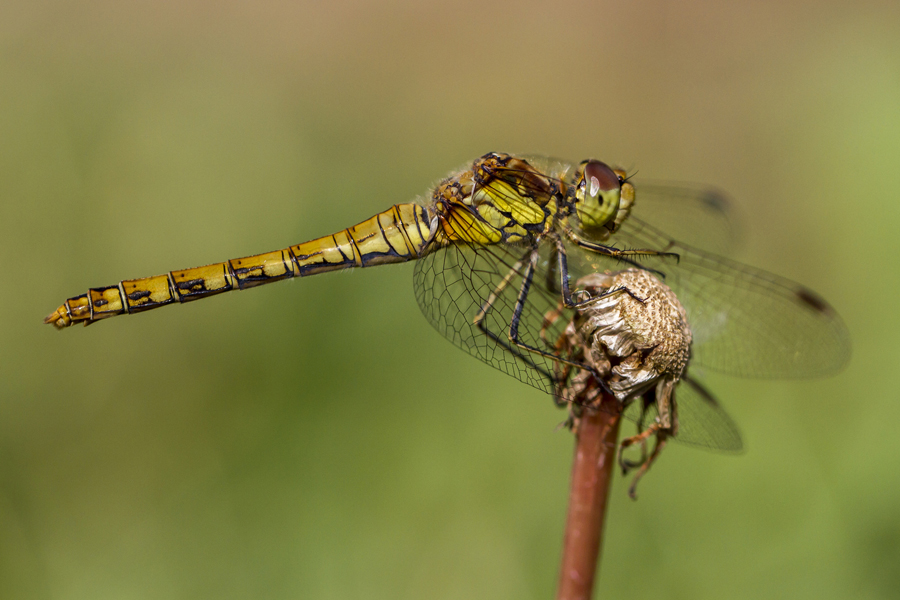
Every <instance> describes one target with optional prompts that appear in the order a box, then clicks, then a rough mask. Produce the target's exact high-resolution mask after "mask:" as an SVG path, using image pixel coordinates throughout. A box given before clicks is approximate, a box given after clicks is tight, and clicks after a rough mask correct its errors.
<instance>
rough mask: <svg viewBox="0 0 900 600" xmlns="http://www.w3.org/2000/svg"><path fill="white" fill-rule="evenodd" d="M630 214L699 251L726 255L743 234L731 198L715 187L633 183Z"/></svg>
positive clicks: (737, 243) (673, 183)
mask: <svg viewBox="0 0 900 600" xmlns="http://www.w3.org/2000/svg"><path fill="white" fill-rule="evenodd" d="M635 186H636V193H635V195H636V198H635V202H634V209H633V210H632V214H633V215H634V216H635V217H637V218H639V219H641V220H643V221H647V222H649V223H653V224H656V225H659V226H660V227H661V228H662V229H663V230H664V231H665V232H666V233H667V234H668V235H670V236H671V237H672V238H674V239H676V240H679V241H682V242H684V243H686V244H690V245H691V246H694V247H696V248H700V249H701V250H706V251H708V252H714V253H716V254H728V253H730V252H732V251H733V250H734V249H735V248H736V247H737V246H739V244H740V242H741V239H742V237H743V230H742V228H741V226H740V217H739V215H738V214H737V210H736V208H735V206H734V203H733V202H732V200H731V198H729V196H728V195H727V194H725V193H724V192H723V191H721V190H718V189H716V188H712V187H708V186H701V185H692V184H687V183H675V182H671V183H668V182H662V181H660V182H650V183H644V182H640V183H635Z"/></svg>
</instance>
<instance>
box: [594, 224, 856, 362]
mask: <svg viewBox="0 0 900 600" xmlns="http://www.w3.org/2000/svg"><path fill="white" fill-rule="evenodd" d="M614 239H615V241H616V244H617V245H619V246H622V247H635V248H652V249H657V250H665V251H667V252H675V253H677V254H678V255H679V257H680V258H679V260H678V261H677V263H676V262H673V261H670V260H664V259H659V258H650V259H646V260H644V259H642V260H641V265H642V266H644V267H648V268H652V269H656V270H658V271H659V272H660V273H661V274H663V275H664V276H665V278H664V283H665V284H666V285H667V286H669V287H670V288H672V290H673V291H674V292H675V295H676V296H677V297H678V299H679V300H680V301H681V303H682V304H683V305H684V307H685V309H686V310H687V313H688V322H689V323H690V326H691V331H692V332H693V336H694V344H693V358H692V360H691V364H694V365H700V366H704V367H707V368H710V369H713V370H716V371H720V372H723V373H728V374H731V375H737V376H743V377H779V378H802V377H812V376H818V375H825V374H829V373H834V372H836V371H838V370H840V369H841V368H842V367H843V366H844V365H845V364H846V363H847V361H848V360H849V357H850V337H849V334H848V332H847V328H846V327H845V325H844V323H843V321H842V320H841V318H840V317H839V316H838V314H837V313H836V312H835V311H834V309H833V308H832V307H831V306H829V305H828V304H827V303H826V302H825V301H824V300H823V299H822V298H820V297H819V296H818V295H817V294H815V292H812V291H811V290H809V289H807V288H805V287H803V286H801V285H800V284H798V283H795V282H793V281H790V280H788V279H785V278H783V277H779V276H777V275H773V274H771V273H767V272H766V271H763V270H761V269H756V268H753V267H750V266H747V265H743V264H741V263H738V262H735V261H731V260H728V259H725V258H721V257H718V256H714V255H712V254H707V253H705V252H703V251H701V250H697V249H695V248H692V247H691V246H688V245H687V244H684V243H681V242H677V241H675V240H673V239H671V238H670V237H668V236H667V235H666V234H664V233H662V232H661V231H659V230H658V229H656V228H655V227H652V226H651V225H649V224H647V223H645V222H643V221H641V220H640V219H638V218H634V217H632V218H631V219H628V220H627V221H626V222H625V223H623V225H622V227H621V229H620V230H619V231H618V232H617V233H616V234H615V235H614ZM593 264H594V265H595V266H596V267H602V264H599V263H598V261H596V260H593Z"/></svg>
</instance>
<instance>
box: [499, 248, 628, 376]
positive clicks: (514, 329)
mask: <svg viewBox="0 0 900 600" xmlns="http://www.w3.org/2000/svg"><path fill="white" fill-rule="evenodd" d="M529 254H530V255H529V256H528V257H527V259H526V258H523V259H522V260H520V261H519V263H517V264H519V265H520V266H521V264H523V263H524V262H525V261H526V260H527V262H528V267H527V268H526V270H525V275H524V277H523V278H522V287H521V288H519V295H518V297H517V298H516V306H515V308H514V309H513V314H512V318H511V319H510V322H509V332H508V337H509V341H510V343H512V344H514V345H515V346H516V347H517V348H520V349H522V350H525V351H527V352H531V353H533V354H537V355H539V356H544V357H547V358H549V359H551V360H553V361H556V362H557V363H563V364H567V365H571V366H573V367H578V368H579V369H583V370H585V371H589V372H590V373H591V374H592V375H594V377H595V378H596V380H597V381H598V382H599V383H600V386H601V387H602V388H603V390H604V391H606V392H607V393H612V392H611V391H610V390H609V388H608V387H607V385H606V383H605V382H604V381H603V376H602V375H601V374H600V373H599V372H598V371H597V370H596V369H595V368H594V367H592V366H591V365H588V364H585V363H582V362H577V361H574V360H571V359H568V358H563V357H562V356H561V355H560V354H558V353H557V354H553V353H551V352H547V351H545V350H541V349H540V348H535V347H534V346H531V345H529V344H526V343H524V342H522V341H521V340H519V323H520V321H521V319H522V312H523V311H524V310H525V301H526V300H527V299H528V293H529V291H530V290H531V285H532V283H533V281H534V272H535V269H536V267H537V263H538V260H539V258H540V255H539V254H538V251H537V248H534V249H532V250H531V251H530V252H529ZM560 275H561V276H564V277H565V278H566V280H568V273H567V272H563V273H561V274H560ZM566 284H568V281H566ZM552 381H553V382H554V384H555V385H556V384H558V383H559V381H558V380H557V379H556V378H553V379H552Z"/></svg>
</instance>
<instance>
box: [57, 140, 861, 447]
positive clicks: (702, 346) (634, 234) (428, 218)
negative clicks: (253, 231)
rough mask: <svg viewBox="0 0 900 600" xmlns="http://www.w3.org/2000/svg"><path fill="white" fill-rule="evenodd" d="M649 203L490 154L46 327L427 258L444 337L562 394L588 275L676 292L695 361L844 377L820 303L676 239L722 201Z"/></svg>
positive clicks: (709, 437) (595, 170) (119, 292)
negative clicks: (297, 240) (561, 313)
mask: <svg viewBox="0 0 900 600" xmlns="http://www.w3.org/2000/svg"><path fill="white" fill-rule="evenodd" d="M637 198H638V194H637V191H636V186H635V184H634V182H633V181H632V180H631V178H629V176H628V175H627V173H626V172H625V171H624V170H622V169H617V168H612V167H610V166H609V165H607V164H606V163H604V162H601V161H599V160H595V159H589V160H585V161H582V162H581V163H578V164H574V163H569V162H566V161H562V160H558V159H552V158H546V157H532V156H517V155H511V154H504V153H496V152H491V153H488V154H485V155H484V156H481V157H480V158H478V159H476V160H474V161H473V162H471V163H470V164H468V165H466V166H465V167H464V168H462V169H460V170H458V171H456V172H453V173H451V174H450V175H449V176H448V177H446V178H445V179H443V180H442V181H440V183H439V184H438V185H437V186H435V187H434V188H433V189H432V190H431V192H430V193H429V194H428V195H427V196H426V197H425V198H424V199H420V201H418V202H409V203H404V204H396V205H394V206H392V207H390V208H389V209H388V210H386V211H384V212H381V213H378V214H376V215H375V216H373V217H371V218H369V219H367V220H365V221H363V222H361V223H359V224H357V225H354V226H352V227H348V228H347V229H344V230H342V231H340V232H337V233H334V234H331V235H327V236H324V237H320V238H317V239H314V240H311V241H308V242H304V243H301V244H297V245H294V246H289V247H287V248H284V249H282V250H276V251H273V252H267V253H264V254H258V255H255V256H249V257H245V258H236V259H232V260H228V261H225V262H221V263H216V264H212V265H207V266H202V267H195V268H191V269H184V270H180V271H171V272H169V273H165V274H162V275H156V276H153V277H144V278H140V279H130V280H123V281H120V282H118V283H117V284H113V285H109V286H104V287H98V288H90V289H89V290H88V291H87V292H86V293H84V294H81V295H79V296H75V297H73V298H69V299H68V300H66V301H65V302H64V303H63V304H62V305H61V306H60V307H59V308H57V309H56V311H54V312H53V313H52V314H50V315H49V316H48V317H47V318H46V319H45V321H44V322H45V323H48V324H52V325H54V326H55V327H57V328H59V329H64V328H67V327H69V326H71V325H74V324H76V323H84V324H85V325H90V324H93V323H95V322H96V321H99V320H102V319H106V318H108V317H113V316H117V315H124V314H134V313H140V312H144V311H147V310H151V309H155V308H159V307H162V306H167V305H170V304H177V303H184V302H191V301H194V300H198V299H201V298H206V297H209V296H214V295H217V294H221V293H224V292H228V291H231V290H244V289H248V288H251V287H256V286H259V285H262V284H266V283H271V282H274V281H280V280H283V279H289V278H293V277H306V276H310V275H316V274H319V273H325V272H329V271H336V270H343V269H350V268H365V267H372V266H377V265H384V264H389V263H402V262H408V261H415V262H416V265H415V270H414V289H415V294H416V299H417V302H418V305H419V307H420V309H421V310H422V313H423V314H424V315H425V317H426V318H427V319H428V321H429V322H430V323H431V325H432V326H433V327H434V328H435V329H437V330H438V331H439V332H440V333H441V334H443V335H444V336H445V337H446V338H448V339H449V340H450V341H452V342H453V343H454V344H456V345H457V346H459V347H460V348H462V349H463V350H465V351H466V352H468V353H469V354H471V355H473V356H475V357H476V358H478V359H480V360H481V361H483V362H485V363H487V364H489V365H491V366H493V367H495V368H497V369H499V370H501V371H503V372H505V373H507V374H508V375H511V376H513V377H515V378H516V379H519V380H520V381H522V382H524V383H526V384H529V385H531V386H533V387H535V388H537V389H540V390H543V391H545V392H547V393H548V394H552V395H558V394H559V386H558V385H557V384H558V381H556V379H555V377H556V376H555V373H557V372H558V371H559V366H560V365H561V364H562V365H567V366H569V367H571V368H574V369H582V370H585V369H587V370H589V369H590V367H589V365H586V364H584V363H581V362H578V361H574V360H572V359H571V358H569V357H568V356H566V355H564V354H563V353H560V352H559V350H558V349H557V348H555V347H554V345H553V344H552V343H549V342H548V340H555V339H557V338H558V336H559V335H561V333H562V329H561V328H562V326H563V325H562V323H564V322H565V321H566V319H560V320H559V323H560V324H559V325H558V327H559V329H558V330H557V331H547V326H546V323H544V316H545V315H547V314H548V313H550V312H552V311H556V310H558V308H559V306H560V303H561V305H562V307H563V309H564V310H567V311H572V313H573V314H574V313H575V311H578V310H582V309H584V308H586V307H588V306H590V305H591V303H592V302H596V301H597V298H596V297H595V296H592V295H591V293H590V292H589V291H588V290H585V289H583V288H579V286H578V281H579V280H580V278H582V277H583V276H585V275H586V274H589V273H594V272H602V271H604V270H607V269H610V268H617V269H623V268H639V269H646V270H648V271H649V272H652V273H653V274H654V276H656V277H658V278H659V279H660V280H662V281H664V282H665V285H666V286H668V287H669V288H671V289H672V290H673V292H674V293H675V294H676V296H677V297H678V298H679V300H680V301H681V303H682V304H683V305H684V307H685V309H686V311H687V315H688V320H689V322H690V327H691V330H692V332H693V339H694V343H693V348H692V357H691V364H692V365H694V366H700V367H704V368H708V369H710V370H715V371H719V372H723V373H726V374H731V375H737V376H743V377H761V378H804V377H813V376H821V375H827V374H831V373H835V372H837V371H839V370H840V369H841V368H842V367H843V366H844V365H845V364H846V363H847V361H848V360H849V355H850V341H849V335H848V333H847V330H846V327H845V326H844V324H843V322H842V320H841V318H840V317H839V316H838V314H837V313H836V312H835V310H834V309H833V308H832V307H831V306H830V305H829V304H828V303H827V302H825V300H823V299H822V298H821V297H820V296H819V295H817V294H816V293H814V292H813V291H811V290H809V289H807V288H806V287H804V286H802V285H800V284H798V283H795V282H793V281H790V280H788V279H785V278H783V277H780V276H777V275H774V274H771V273H768V272H766V271H763V270H760V269H757V268H754V267H751V266H748V265H744V264H741V263H738V262H735V261H733V260H730V259H727V258H724V257H721V256H718V255H716V254H713V253H711V252H708V251H706V250H703V249H700V247H699V245H689V243H688V242H692V241H693V237H697V238H698V239H701V238H702V237H703V235H704V232H703V231H698V230H702V229H703V223H705V222H708V221H704V220H702V219H701V220H699V221H696V222H694V223H692V226H689V227H687V228H682V231H681V233H680V234H679V235H678V236H677V237H672V236H670V235H667V234H666V233H664V230H665V229H666V222H663V221H667V219H666V218H665V215H666V214H669V215H672V214H679V213H685V214H688V213H689V212H690V211H692V210H693V211H697V214H706V215H713V220H716V219H717V218H718V217H719V216H722V215H723V214H724V210H723V209H722V206H721V205H720V203H718V202H717V201H716V196H715V195H710V194H709V193H708V192H706V191H704V190H703V189H692V188H689V187H682V188H677V187H671V186H669V187H662V188H653V187H650V186H648V187H647V188H646V189H645V190H644V191H642V192H641V198H644V199H646V202H645V204H646V205H647V210H646V211H644V212H642V208H641V206H642V202H644V201H643V200H641V201H638V200H637ZM654 206H655V207H656V208H655V209H653V210H651V208H652V207H654ZM660 207H662V209H660ZM632 213H634V214H632ZM645 213H646V214H645ZM654 214H656V215H657V220H654ZM660 215H662V216H660ZM719 221H720V222H725V221H727V219H724V220H723V219H720V220H719ZM682 222H683V221H682ZM678 238H682V239H686V238H691V239H687V241H681V240H679V239H678ZM683 387H685V386H683ZM689 387H693V386H689ZM697 389H700V388H697ZM685 398H688V399H689V398H694V399H695V400H696V401H695V402H686V401H685V399H682V400H681V401H680V406H681V408H682V414H683V415H684V416H685V419H689V418H690V417H691V414H692V413H693V414H696V415H697V422H698V425H697V427H694V428H693V429H692V428H690V427H684V428H683V433H681V434H679V438H681V439H679V440H678V441H686V442H688V443H691V442H692V441H693V442H694V443H697V444H699V445H705V446H708V447H713V448H716V447H719V448H724V449H729V446H733V445H734V441H733V436H728V435H725V436H723V435H720V434H717V433H716V432H717V430H727V429H728V428H729V427H733V424H730V421H729V420H728V418H727V415H726V414H725V413H724V411H721V410H719V409H716V408H709V406H710V405H709V403H708V402H707V399H706V393H705V392H703V391H699V392H696V393H693V394H691V393H690V392H687V393H686V395H685ZM569 400H572V399H571V398H569ZM692 405H693V406H692ZM692 431H695V432H696V433H691V432H692ZM738 440H739V438H738ZM732 449H733V448H732Z"/></svg>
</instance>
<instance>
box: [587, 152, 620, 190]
mask: <svg viewBox="0 0 900 600" xmlns="http://www.w3.org/2000/svg"><path fill="white" fill-rule="evenodd" d="M584 185H585V189H584V191H585V194H586V195H588V196H590V197H592V198H596V197H597V196H599V195H600V194H603V193H606V192H611V191H613V190H617V189H619V187H620V186H621V180H620V179H619V176H618V175H617V174H616V172H615V171H613V170H612V169H610V168H609V167H608V166H607V165H606V163H602V162H600V161H599V160H592V161H589V162H588V163H587V164H586V165H585V166H584Z"/></svg>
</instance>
